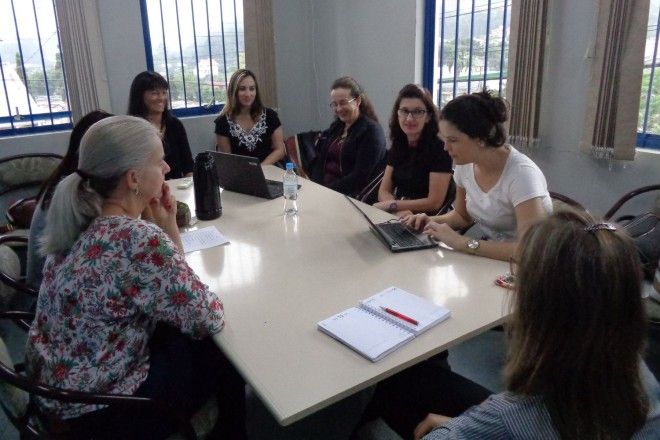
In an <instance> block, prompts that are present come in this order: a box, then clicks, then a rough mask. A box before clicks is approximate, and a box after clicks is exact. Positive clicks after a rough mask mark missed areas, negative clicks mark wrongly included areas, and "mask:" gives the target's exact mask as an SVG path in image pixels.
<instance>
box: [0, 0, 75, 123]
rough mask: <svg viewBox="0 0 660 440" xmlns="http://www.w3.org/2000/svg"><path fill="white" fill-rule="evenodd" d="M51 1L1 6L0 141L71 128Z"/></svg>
mask: <svg viewBox="0 0 660 440" xmlns="http://www.w3.org/2000/svg"><path fill="white" fill-rule="evenodd" d="M55 16H56V14H55V5H54V3H53V0H22V1H18V0H0V78H2V85H1V86H0V136H12V135H17V134H27V133H37V132H45V131H54V130H66V129H69V128H71V112H70V111H69V102H68V90H67V85H66V76H65V73H64V68H63V65H62V56H61V53H60V35H59V31H58V28H57V23H56V19H55Z"/></svg>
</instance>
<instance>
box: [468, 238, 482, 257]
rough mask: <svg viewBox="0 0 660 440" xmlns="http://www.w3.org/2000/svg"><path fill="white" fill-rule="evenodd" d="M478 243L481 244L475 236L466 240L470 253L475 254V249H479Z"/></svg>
mask: <svg viewBox="0 0 660 440" xmlns="http://www.w3.org/2000/svg"><path fill="white" fill-rule="evenodd" d="M480 244H481V242H480V241H479V240H477V239H476V238H471V239H469V240H468V242H467V248H468V252H469V253H471V254H476V253H477V249H479V245H480Z"/></svg>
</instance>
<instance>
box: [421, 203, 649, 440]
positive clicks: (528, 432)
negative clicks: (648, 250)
mask: <svg viewBox="0 0 660 440" xmlns="http://www.w3.org/2000/svg"><path fill="white" fill-rule="evenodd" d="M516 254H517V255H516V260H517V261H518V264H517V266H518V267H517V272H516V282H515V288H514V294H513V302H512V306H513V314H512V316H511V319H510V321H509V328H508V340H509V341H508V342H509V353H508V356H507V362H506V365H505V368H504V379H505V383H506V391H505V392H503V393H499V394H495V395H493V396H491V397H489V398H488V399H487V400H486V401H485V402H483V403H482V404H481V405H479V406H475V407H473V408H471V409H469V410H468V411H466V412H465V413H463V414H462V415H460V416H458V417H456V418H453V419H451V418H449V417H443V416H442V415H437V414H429V415H428V416H427V417H426V418H425V419H424V420H423V421H422V422H421V423H420V424H419V425H418V426H417V428H416V429H415V436H414V438H415V439H419V438H421V437H422V436H424V434H426V433H427V432H428V435H426V436H425V437H424V439H425V440H441V439H449V438H452V439H463V438H465V439H472V438H489V439H499V438H520V439H522V438H543V439H587V440H588V439H630V438H632V439H638V440H639V439H657V438H659V437H660V404H659V399H660V386H659V385H658V381H657V380H656V379H655V377H654V376H653V374H652V373H651V372H650V371H649V369H648V368H647V367H646V365H645V364H644V363H643V361H642V356H643V354H644V345H645V344H644V335H645V329H646V317H645V313H644V308H643V305H642V300H641V280H642V273H641V270H640V262H639V258H638V254H637V251H636V250H635V246H634V245H633V243H632V242H631V240H630V238H629V237H628V236H626V235H625V234H624V233H622V232H620V231H616V230H615V228H614V227H613V226H612V225H609V224H603V223H594V221H593V219H592V218H590V217H589V216H588V215H587V214H580V213H576V212H560V213H557V214H554V215H553V216H551V217H550V218H548V219H546V220H545V221H542V222H540V223H536V224H534V225H532V226H530V227H529V228H528V230H527V231H526V233H525V234H524V236H523V238H522V240H521V242H520V246H519V249H518V251H517V252H516ZM457 392H460V390H457ZM438 399H443V396H438ZM429 431H430V432H429Z"/></svg>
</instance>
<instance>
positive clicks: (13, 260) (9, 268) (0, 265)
mask: <svg viewBox="0 0 660 440" xmlns="http://www.w3.org/2000/svg"><path fill="white" fill-rule="evenodd" d="M20 273H21V262H20V260H19V259H18V255H16V252H14V251H13V250H12V248H10V247H9V246H7V245H4V244H0V311H3V310H7V309H8V308H9V305H10V304H11V302H12V300H13V298H14V295H15V294H16V289H15V288H14V286H12V285H10V284H8V283H6V282H3V280H4V278H3V275H4V276H5V277H8V278H11V279H17V278H18V276H19V275H20Z"/></svg>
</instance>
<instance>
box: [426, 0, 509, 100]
mask: <svg viewBox="0 0 660 440" xmlns="http://www.w3.org/2000/svg"><path fill="white" fill-rule="evenodd" d="M510 14H511V0H463V1H461V0H435V1H432V0H428V1H427V2H426V11H425V30H424V33H425V35H424V44H425V47H424V73H423V84H424V86H425V87H426V88H427V89H429V90H431V91H432V92H433V96H434V97H435V99H436V103H437V104H438V105H439V106H440V107H442V106H443V105H444V104H446V103H447V102H448V101H450V100H451V99H453V98H454V97H456V96H457V95H461V94H463V93H471V92H474V91H477V90H481V89H482V88H483V87H484V85H485V86H486V87H487V88H488V89H490V90H494V91H497V92H499V94H500V95H503V94H504V88H505V87H506V78H507V75H506V74H507V58H508V52H509V24H510V21H511V20H510Z"/></svg>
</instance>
